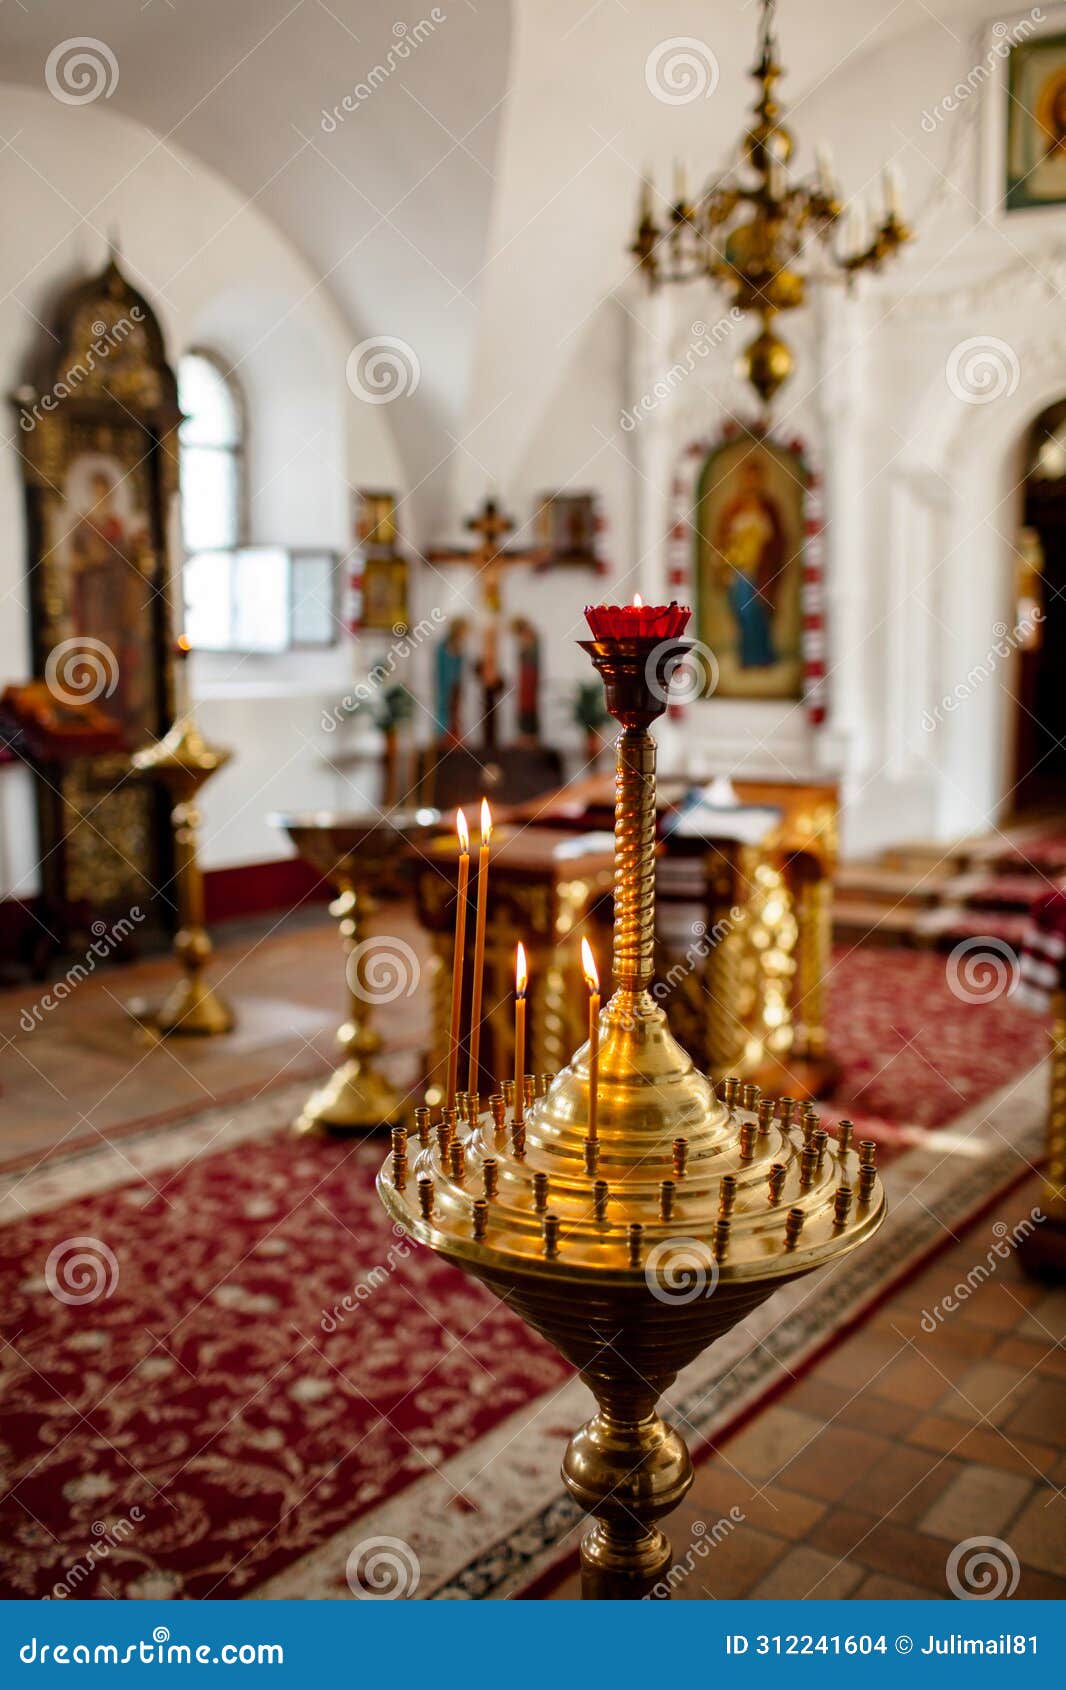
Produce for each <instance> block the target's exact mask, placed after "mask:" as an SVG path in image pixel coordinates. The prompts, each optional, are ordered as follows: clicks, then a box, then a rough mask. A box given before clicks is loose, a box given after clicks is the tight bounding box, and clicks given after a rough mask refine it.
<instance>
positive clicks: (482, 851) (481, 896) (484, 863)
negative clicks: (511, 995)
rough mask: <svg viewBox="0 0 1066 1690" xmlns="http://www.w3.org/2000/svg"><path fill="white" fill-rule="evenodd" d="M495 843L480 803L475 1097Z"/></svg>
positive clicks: (474, 988) (472, 1052) (471, 1073)
mask: <svg viewBox="0 0 1066 1690" xmlns="http://www.w3.org/2000/svg"><path fill="white" fill-rule="evenodd" d="M491 843H492V811H491V810H490V809H489V805H488V799H486V798H483V799H482V800H481V843H480V846H479V848H478V854H477V912H476V914H475V917H474V980H473V986H472V988H471V997H470V1068H469V1075H468V1079H467V1085H468V1086H469V1088H470V1092H471V1095H472V1096H474V1097H476V1096H477V1094H478V1091H479V1090H480V1086H481V1077H480V1075H479V1073H478V1061H479V1057H480V1055H481V996H482V991H483V989H484V984H485V916H486V912H487V910H488V901H489V846H490V845H491Z"/></svg>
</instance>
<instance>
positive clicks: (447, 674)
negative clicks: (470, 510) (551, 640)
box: [427, 498, 542, 751]
mask: <svg viewBox="0 0 1066 1690" xmlns="http://www.w3.org/2000/svg"><path fill="white" fill-rule="evenodd" d="M466 527H467V528H468V529H469V530H470V531H471V533H473V534H476V535H477V537H478V543H477V544H476V545H475V546H472V547H471V548H470V549H469V550H458V549H456V550H446V549H443V548H442V549H436V550H433V551H430V552H429V553H428V554H427V555H428V559H429V561H430V562H431V563H438V564H456V563H462V564H468V565H470V567H471V568H473V569H475V570H476V571H477V580H478V583H479V585H480V588H481V604H482V612H483V616H482V620H481V625H480V650H479V653H478V656H477V658H476V660H475V662H474V673H475V674H476V676H477V679H478V684H479V686H480V689H481V716H480V723H479V726H480V729H481V744H482V746H483V747H484V749H485V750H486V751H494V750H495V749H496V748H497V745H498V743H499V708H500V703H501V701H502V698H503V696H504V693H505V691H506V690H507V681H506V679H505V676H504V672H503V664H502V660H501V655H500V645H501V634H502V633H503V631H504V618H503V574H504V570H505V569H506V568H508V567H510V566H511V565H513V564H518V563H525V564H535V563H539V562H540V561H541V559H542V553H541V552H540V551H538V550H528V551H526V550H523V549H519V548H517V547H514V548H508V547H505V545H504V540H505V538H506V536H507V535H508V534H510V533H511V532H512V531H513V528H514V523H513V522H512V521H511V519H510V517H509V516H507V515H506V514H505V513H504V512H503V511H502V510H501V508H500V506H499V505H498V504H497V502H496V500H495V499H491V498H489V499H486V500H485V503H484V505H483V506H482V508H481V510H480V512H479V513H478V514H477V515H476V516H472V517H469V518H468V519H467V522H466ZM466 632H467V627H466V624H465V622H459V621H456V622H454V623H453V624H452V625H451V626H450V627H449V628H448V630H447V632H446V633H445V635H444V638H443V640H442V641H441V643H440V645H439V646H438V650H437V697H436V709H435V716H436V720H437V724H438V728H439V730H440V731H441V733H442V734H443V735H445V736H446V737H448V738H449V739H451V740H453V741H460V740H461V739H462V738H463V734H462V724H461V720H460V697H461V689H462V673H463V664H464V649H463V647H464V639H465V635H466ZM510 632H511V633H512V634H513V635H514V636H515V638H516V641H517V646H518V653H517V655H518V665H519V673H518V675H517V677H516V685H517V689H518V694H519V702H518V717H519V732H520V733H521V734H522V736H523V738H529V737H532V738H533V739H536V738H537V736H538V733H539V725H540V708H539V687H540V656H539V653H540V642H539V639H538V637H537V634H536V630H535V629H534V628H533V625H532V623H530V622H529V621H528V619H527V618H526V617H517V618H515V619H514V620H513V621H512V623H511V625H510Z"/></svg>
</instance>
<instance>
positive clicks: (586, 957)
mask: <svg viewBox="0 0 1066 1690" xmlns="http://www.w3.org/2000/svg"><path fill="white" fill-rule="evenodd" d="M581 966H582V968H583V969H584V970H585V979H586V981H587V982H588V988H589V1127H588V1135H589V1138H590V1139H594V1138H595V1137H596V1116H597V1102H598V1093H599V1089H600V977H599V974H598V972H597V970H596V958H595V957H594V956H593V954H592V946H591V945H590V944H589V942H588V940H587V939H582V941H581Z"/></svg>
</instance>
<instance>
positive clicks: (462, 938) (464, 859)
mask: <svg viewBox="0 0 1066 1690" xmlns="http://www.w3.org/2000/svg"><path fill="white" fill-rule="evenodd" d="M455 831H456V834H457V836H458V839H459V892H458V897H457V900H456V907H455V955H454V956H453V958H452V1025H451V1033H450V1036H449V1040H448V1094H447V1103H448V1107H449V1108H450V1109H454V1108H455V1087H456V1080H457V1078H458V1074H459V1016H460V1012H461V1010H462V1003H463V947H464V945H465V944H466V894H467V888H468V886H469V884H470V832H469V829H468V828H467V825H466V817H465V816H464V815H463V812H462V810H456V812H455Z"/></svg>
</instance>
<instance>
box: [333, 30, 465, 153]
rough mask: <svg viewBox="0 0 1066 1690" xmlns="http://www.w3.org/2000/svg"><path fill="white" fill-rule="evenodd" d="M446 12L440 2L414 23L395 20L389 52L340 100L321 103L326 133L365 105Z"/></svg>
mask: <svg viewBox="0 0 1066 1690" xmlns="http://www.w3.org/2000/svg"><path fill="white" fill-rule="evenodd" d="M447 16H448V14H447V12H442V11H441V9H440V7H439V6H434V8H433V10H432V11H431V12H430V14H429V16H428V17H426V18H419V20H418V22H417V23H415V24H407V23H403V22H402V21H401V22H399V23H394V24H393V26H392V33H393V35H394V37H395V40H394V41H392V42H391V43H390V44H389V49H388V52H387V53H385V54H384V55H383V57H382V59H381V61H380V62H379V63H378V64H376V65H372V66H371V68H370V70H368V71H367V73H366V75H365V76H364V77H363V79H362V81H360V82H357V83H356V84H355V86H354V87H353V88H350V89H349V90H348V92H347V94H345V95H344V97H343V99H341V100H339V101H338V102H337V104H336V105H335V106H331V107H330V108H329V109H328V110H327V108H326V107H325V106H323V108H322V116H321V119H320V124H321V127H322V130H323V131H324V133H325V134H327V135H334V134H336V132H337V129H338V128H339V127H340V125H341V124H342V123H343V122H344V120H345V118H346V117H350V116H351V115H352V113H353V112H357V111H359V110H360V109H361V108H362V107H363V106H365V105H366V102H367V101H368V100H369V99H372V98H373V96H374V95H375V94H376V93H377V91H378V89H379V88H380V87H382V85H383V84H384V83H386V82H387V81H388V80H389V78H390V76H394V75H395V74H396V72H397V71H398V70H399V68H400V66H401V65H402V64H403V63H404V61H405V60H406V59H409V58H410V57H411V54H412V53H414V52H416V51H417V49H418V48H419V47H421V45H422V43H423V42H424V41H428V39H429V37H430V36H431V35H432V34H433V33H434V31H435V30H437V29H439V28H440V25H441V24H442V23H444V22H445V21H446V20H447Z"/></svg>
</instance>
